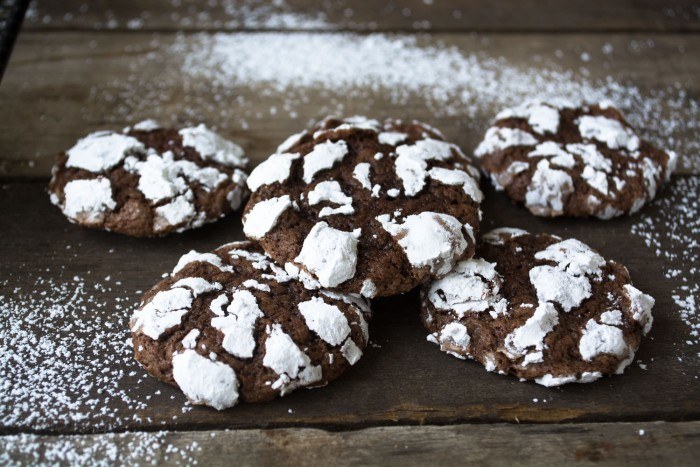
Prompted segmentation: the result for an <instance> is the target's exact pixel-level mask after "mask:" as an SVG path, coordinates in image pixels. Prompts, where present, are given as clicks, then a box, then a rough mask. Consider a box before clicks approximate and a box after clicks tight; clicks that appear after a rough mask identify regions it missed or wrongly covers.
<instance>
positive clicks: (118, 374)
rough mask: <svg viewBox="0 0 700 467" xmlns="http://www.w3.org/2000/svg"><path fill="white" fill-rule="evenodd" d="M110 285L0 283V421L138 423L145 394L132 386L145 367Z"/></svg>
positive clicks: (98, 425) (29, 425)
mask: <svg viewBox="0 0 700 467" xmlns="http://www.w3.org/2000/svg"><path fill="white" fill-rule="evenodd" d="M111 283H115V284H116V285H117V286H119V284H120V283H119V282H118V281H116V282H115V281H104V282H103V283H95V282H93V281H90V280H86V279H84V278H81V277H78V276H76V277H74V278H73V279H70V280H64V281H61V280H58V279H49V278H43V277H36V278H35V279H34V283H33V284H32V285H31V286H27V287H26V288H22V287H13V286H12V285H11V284H12V282H11V281H10V280H9V279H5V280H3V281H0V291H1V292H0V425H1V426H6V427H10V426H11V427H13V428H14V429H28V430H47V429H51V428H52V427H54V426H58V425H60V426H64V427H66V428H68V429H90V430H101V429H114V428H118V427H120V426H122V425H124V424H125V423H126V422H127V421H128V422H129V423H134V422H138V421H139V418H138V415H136V413H137V412H138V411H139V410H143V409H145V408H146V407H147V398H148V397H150V396H146V395H138V396H137V391H136V390H135V387H136V386H137V385H138V383H139V382H140V381H141V378H142V377H144V372H143V370H141V368H140V367H139V366H138V364H137V363H136V361H135V360H134V359H133V352H132V350H131V347H130V346H129V344H128V342H127V338H128V337H129V332H128V325H127V322H128V319H129V315H130V312H129V309H130V308H131V307H132V305H133V303H131V302H130V299H128V298H117V299H116V301H117V303H116V304H114V303H113V299H111V298H108V297H109V296H110V292H111V291H112V288H111V285H110V284H111ZM130 295H131V294H126V293H125V294H123V295H122V296H123V297H129V296H130ZM1 458H2V454H0V459H1ZM0 463H2V462H0Z"/></svg>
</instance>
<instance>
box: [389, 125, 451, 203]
mask: <svg viewBox="0 0 700 467" xmlns="http://www.w3.org/2000/svg"><path fill="white" fill-rule="evenodd" d="M452 148H453V145H451V144H449V143H446V142H444V141H439V140H435V139H422V140H419V141H417V142H416V143H415V144H412V145H401V146H399V147H397V148H396V154H397V157H396V161H395V165H396V175H397V176H398V177H399V178H400V179H401V181H402V182H403V189H404V192H405V193H406V195H407V196H414V195H416V194H417V193H418V192H419V191H420V190H422V189H423V187H424V186H425V178H426V177H427V175H428V171H427V170H426V169H427V167H428V161H431V160H438V161H444V160H446V159H449V158H450V157H452Z"/></svg>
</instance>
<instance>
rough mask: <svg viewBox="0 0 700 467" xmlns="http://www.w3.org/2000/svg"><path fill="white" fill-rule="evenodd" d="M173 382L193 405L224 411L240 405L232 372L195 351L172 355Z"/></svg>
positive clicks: (236, 383)
mask: <svg viewBox="0 0 700 467" xmlns="http://www.w3.org/2000/svg"><path fill="white" fill-rule="evenodd" d="M173 379H174V380H175V382H176V383H177V385H178V386H179V387H180V389H181V390H182V392H183V393H185V395H186V396H187V398H188V399H189V400H190V401H191V402H192V403H193V404H202V405H208V406H210V407H214V408H215V409H217V410H223V409H227V408H229V407H233V406H234V405H236V402H238V380H237V379H236V373H235V372H234V371H233V369H232V368H231V367H230V366H228V365H224V364H223V363H220V362H216V361H212V360H210V359H208V358H205V357H202V356H201V355H199V354H198V353H197V352H195V351H194V350H190V349H187V350H185V351H184V352H182V353H179V354H175V355H174V356H173Z"/></svg>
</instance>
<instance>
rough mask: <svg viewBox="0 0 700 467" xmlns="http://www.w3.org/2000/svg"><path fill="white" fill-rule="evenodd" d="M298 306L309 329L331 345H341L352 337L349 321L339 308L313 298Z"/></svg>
mask: <svg viewBox="0 0 700 467" xmlns="http://www.w3.org/2000/svg"><path fill="white" fill-rule="evenodd" d="M298 306H299V311H300V312H301V314H302V316H303V317H304V319H305V320H306V325H307V326H308V327H309V329H311V330H312V331H314V332H315V333H316V334H318V335H319V337H320V338H321V339H323V340H324V341H326V342H328V343H329V344H331V345H340V344H342V343H343V342H344V341H345V339H346V338H347V337H348V336H349V335H350V326H349V325H348V320H347V319H346V318H345V315H343V313H342V312H341V311H340V310H339V309H338V307H336V306H333V305H329V304H327V303H326V302H324V301H323V300H322V299H320V298H312V299H311V300H309V301H306V302H301V303H300V304H299V305H298Z"/></svg>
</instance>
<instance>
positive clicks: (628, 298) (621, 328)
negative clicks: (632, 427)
mask: <svg viewBox="0 0 700 467" xmlns="http://www.w3.org/2000/svg"><path fill="white" fill-rule="evenodd" d="M483 240H484V243H483V244H482V245H480V246H479V248H478V251H477V257H475V258H473V259H470V260H466V261H461V262H460V263H458V264H457V267H456V268H455V269H454V270H453V271H452V272H450V274H448V275H447V276H445V277H443V278H442V279H440V280H437V281H435V282H433V283H432V284H428V285H426V286H425V287H424V288H423V290H422V292H421V297H422V312H421V316H422V320H423V324H424V325H425V327H426V329H428V331H429V332H430V334H429V335H428V340H429V341H431V342H434V343H436V344H438V345H439V346H440V348H441V349H442V350H443V351H445V352H447V353H450V354H452V355H454V356H456V357H458V358H472V359H474V360H476V361H478V362H480V363H481V364H482V365H484V366H485V367H486V369H487V370H488V371H497V372H499V373H501V374H510V375H514V376H517V377H519V378H522V379H528V380H535V382H537V383H539V384H542V385H545V386H558V385H561V384H566V383H571V382H579V383H588V382H591V381H594V380H596V379H598V378H600V377H601V376H603V375H612V374H616V373H622V372H623V371H624V370H625V368H626V367H627V365H629V364H630V363H631V362H632V360H633V358H634V353H635V352H636V350H637V348H638V347H639V342H640V340H641V338H642V335H645V334H646V333H647V332H649V330H650V329H651V324H652V316H651V309H652V306H653V305H654V299H653V298H651V297H650V296H649V295H646V294H644V293H642V292H640V291H639V290H637V289H636V288H634V287H633V286H632V284H631V282H630V276H629V273H628V272H627V269H625V267H624V266H622V265H620V264H618V263H616V262H614V261H606V260H605V259H603V258H602V257H601V256H600V255H599V254H598V253H596V252H595V251H593V250H592V249H590V248H589V247H588V246H586V245H585V244H583V243H581V242H580V241H578V240H574V239H569V240H562V239H561V238H559V237H555V236H552V235H546V234H539V235H534V234H529V233H527V232H525V231H523V230H519V229H507V228H506V229H496V230H494V231H491V232H489V233H487V234H485V235H484V237H483Z"/></svg>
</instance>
